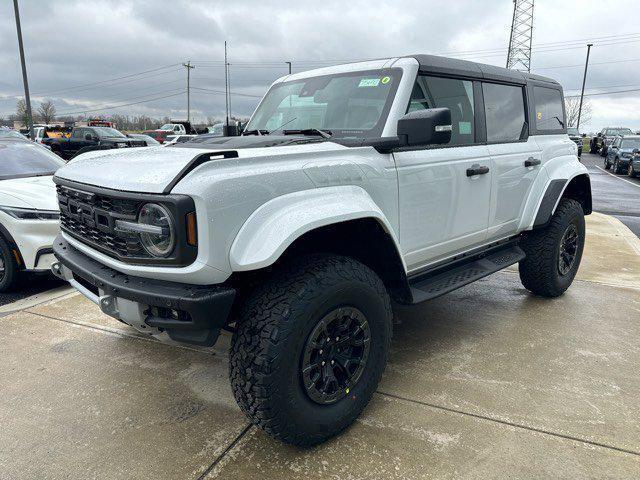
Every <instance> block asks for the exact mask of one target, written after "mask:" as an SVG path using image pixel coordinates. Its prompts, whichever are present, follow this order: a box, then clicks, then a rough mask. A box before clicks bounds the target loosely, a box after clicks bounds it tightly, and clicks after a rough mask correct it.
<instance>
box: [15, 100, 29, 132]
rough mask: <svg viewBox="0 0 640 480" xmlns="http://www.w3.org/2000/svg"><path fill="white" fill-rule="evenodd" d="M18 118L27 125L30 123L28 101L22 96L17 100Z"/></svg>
mask: <svg viewBox="0 0 640 480" xmlns="http://www.w3.org/2000/svg"><path fill="white" fill-rule="evenodd" d="M16 119H17V120H18V121H20V122H22V124H23V125H24V126H25V127H26V126H27V125H29V115H28V114H27V102H25V101H24V98H21V99H20V100H18V101H17V102H16Z"/></svg>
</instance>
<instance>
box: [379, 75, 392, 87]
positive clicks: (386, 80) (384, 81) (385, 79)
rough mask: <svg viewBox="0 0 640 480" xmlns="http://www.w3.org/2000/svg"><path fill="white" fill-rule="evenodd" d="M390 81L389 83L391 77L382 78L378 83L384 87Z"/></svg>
mask: <svg viewBox="0 0 640 480" xmlns="http://www.w3.org/2000/svg"><path fill="white" fill-rule="evenodd" d="M390 81H391V77H382V80H380V83H382V84H383V85H386V84H387V83H389V82H390Z"/></svg>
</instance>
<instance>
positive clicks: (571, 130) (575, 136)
mask: <svg viewBox="0 0 640 480" xmlns="http://www.w3.org/2000/svg"><path fill="white" fill-rule="evenodd" d="M567 135H569V138H570V139H571V140H572V141H573V142H575V143H576V145H577V146H578V158H580V157H581V156H582V145H583V143H584V138H583V136H582V135H580V132H578V129H577V128H576V127H567Z"/></svg>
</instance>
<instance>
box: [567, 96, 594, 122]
mask: <svg viewBox="0 0 640 480" xmlns="http://www.w3.org/2000/svg"><path fill="white" fill-rule="evenodd" d="M564 105H565V109H566V110H567V126H568V127H575V126H576V125H577V123H578V112H579V110H580V97H577V96H572V97H565V98H564ZM590 121H591V102H590V101H589V99H588V98H585V99H584V100H583V101H582V115H580V123H581V124H582V125H584V124H586V123H589V122H590Z"/></svg>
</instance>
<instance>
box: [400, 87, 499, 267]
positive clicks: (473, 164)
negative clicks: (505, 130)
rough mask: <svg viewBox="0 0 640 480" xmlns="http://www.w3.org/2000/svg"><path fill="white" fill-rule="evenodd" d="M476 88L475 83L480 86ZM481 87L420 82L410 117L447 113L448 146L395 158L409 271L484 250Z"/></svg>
mask: <svg viewBox="0 0 640 480" xmlns="http://www.w3.org/2000/svg"><path fill="white" fill-rule="evenodd" d="M476 83H477V82H476ZM477 95H478V92H477V86H474V82H473V81H470V80H465V79H457V78H445V77H435V76H422V75H421V76H418V80H417V82H416V84H415V85H414V88H413V93H412V95H411V101H410V105H409V107H408V111H414V110H420V109H427V108H436V107H447V108H449V109H450V110H451V119H452V135H451V141H450V143H449V144H447V145H434V146H429V147H428V148H418V149H415V148H414V149H406V150H404V151H397V152H394V158H395V161H396V166H397V171H398V184H399V202H400V212H399V213H400V243H401V245H402V250H403V254H404V258H405V261H406V263H407V266H408V268H409V270H417V269H419V268H420V267H422V266H425V265H427V264H429V263H433V262H435V261H438V260H440V259H444V258H446V257H448V256H452V255H453V254H455V253H457V252H459V251H461V250H465V249H468V248H469V247H471V246H474V245H478V244H481V243H482V242H483V241H484V240H485V238H486V234H487V221H488V210H489V200H490V194H491V174H492V173H491V172H490V169H487V171H486V172H485V173H483V174H477V175H473V174H469V173H468V170H469V172H471V173H472V170H470V169H476V168H478V167H489V166H490V165H489V163H490V158H489V152H488V149H487V146H486V145H484V144H482V142H481V141H479V139H478V132H477V130H478V128H477V127H478V125H477V121H476V120H477V119H476V115H475V113H476V109H477V106H476V100H477Z"/></svg>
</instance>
